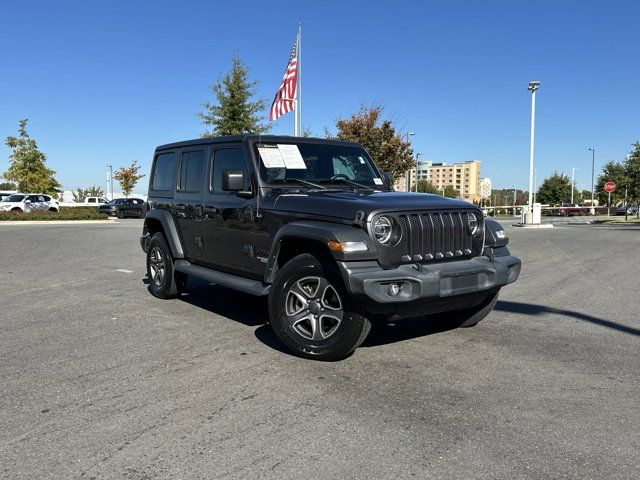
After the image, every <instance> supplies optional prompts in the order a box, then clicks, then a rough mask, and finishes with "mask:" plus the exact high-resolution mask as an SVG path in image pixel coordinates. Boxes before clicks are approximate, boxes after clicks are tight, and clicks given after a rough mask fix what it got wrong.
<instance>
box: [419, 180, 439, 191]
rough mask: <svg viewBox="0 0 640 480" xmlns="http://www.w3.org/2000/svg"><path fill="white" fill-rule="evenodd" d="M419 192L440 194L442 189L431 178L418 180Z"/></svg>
mask: <svg viewBox="0 0 640 480" xmlns="http://www.w3.org/2000/svg"><path fill="white" fill-rule="evenodd" d="M418 192H421V193H437V194H440V191H438V189H437V188H436V186H435V185H434V184H433V183H431V182H430V181H429V180H418Z"/></svg>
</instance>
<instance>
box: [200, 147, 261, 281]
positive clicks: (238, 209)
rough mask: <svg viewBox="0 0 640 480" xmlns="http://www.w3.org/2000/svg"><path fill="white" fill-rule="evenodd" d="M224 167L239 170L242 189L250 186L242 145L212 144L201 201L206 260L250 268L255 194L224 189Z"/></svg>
mask: <svg viewBox="0 0 640 480" xmlns="http://www.w3.org/2000/svg"><path fill="white" fill-rule="evenodd" d="M225 170H241V171H242V172H243V174H244V182H245V183H244V190H246V191H247V190H251V189H252V187H251V179H250V177H249V169H248V167H247V158H246V156H245V151H244V149H243V146H242V145H234V144H229V145H224V144H222V145H217V146H215V148H214V150H213V152H212V155H211V161H210V166H209V185H208V188H207V189H206V191H205V194H204V202H203V215H204V218H203V221H202V225H203V232H204V244H205V254H204V255H205V261H206V263H208V264H210V265H212V266H215V267H221V268H222V269H225V268H227V269H231V270H232V269H235V268H242V269H251V268H252V267H253V264H254V259H255V256H254V251H253V230H254V229H255V197H254V198H241V197H240V196H238V195H237V194H236V192H226V191H223V190H222V175H223V172H224V171H225ZM253 191H254V192H255V191H256V189H255V188H253Z"/></svg>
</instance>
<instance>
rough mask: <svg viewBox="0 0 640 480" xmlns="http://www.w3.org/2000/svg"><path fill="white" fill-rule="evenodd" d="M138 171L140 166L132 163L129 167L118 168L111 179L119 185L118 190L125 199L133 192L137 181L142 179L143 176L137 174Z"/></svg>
mask: <svg viewBox="0 0 640 480" xmlns="http://www.w3.org/2000/svg"><path fill="white" fill-rule="evenodd" d="M139 170H140V165H138V162H135V161H134V162H133V163H132V164H131V166H129V167H120V168H119V169H118V171H117V172H116V173H114V174H113V178H114V179H116V180H117V181H118V183H119V184H120V189H121V190H122V194H123V195H124V196H125V197H128V196H129V194H130V193H131V192H132V191H133V189H134V187H135V186H136V183H138V180H140V179H141V178H142V177H144V174H138V171H139Z"/></svg>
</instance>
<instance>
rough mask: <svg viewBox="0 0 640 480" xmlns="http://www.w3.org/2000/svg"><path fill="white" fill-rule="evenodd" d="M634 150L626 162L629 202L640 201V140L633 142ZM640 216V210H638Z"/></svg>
mask: <svg viewBox="0 0 640 480" xmlns="http://www.w3.org/2000/svg"><path fill="white" fill-rule="evenodd" d="M632 146H633V150H632V151H631V152H629V155H628V156H627V159H626V160H625V162H624V169H625V174H626V177H627V188H628V197H627V201H628V202H629V203H640V142H635V143H633V144H632ZM638 213H639V216H640V211H639V212H638Z"/></svg>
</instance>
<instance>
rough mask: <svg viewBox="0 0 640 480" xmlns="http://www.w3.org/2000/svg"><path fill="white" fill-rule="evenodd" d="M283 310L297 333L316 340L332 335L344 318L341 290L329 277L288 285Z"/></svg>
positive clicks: (303, 279)
mask: <svg viewBox="0 0 640 480" xmlns="http://www.w3.org/2000/svg"><path fill="white" fill-rule="evenodd" d="M284 313H285V317H286V320H287V322H288V324H289V326H290V327H291V329H292V330H293V331H294V332H296V333H297V334H298V335H300V336H301V337H303V338H305V339H307V340H313V341H321V340H326V339H327V338H329V337H331V336H332V335H333V334H334V333H336V331H337V330H338V327H339V326H340V324H341V323H342V318H343V317H344V309H343V306H342V300H341V299H340V295H339V294H338V291H337V290H336V289H335V287H334V286H333V285H331V284H330V283H329V282H328V281H327V280H326V279H324V278H322V277H315V276H314V277H304V278H301V279H300V280H298V281H296V282H294V283H293V284H292V285H291V286H290V287H289V289H288V290H287V294H286V296H285V309H284Z"/></svg>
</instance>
